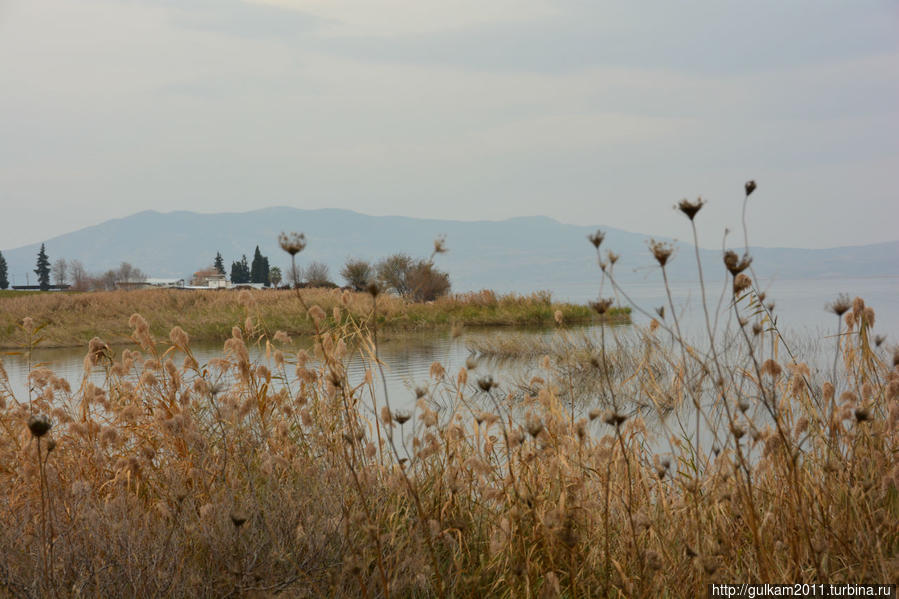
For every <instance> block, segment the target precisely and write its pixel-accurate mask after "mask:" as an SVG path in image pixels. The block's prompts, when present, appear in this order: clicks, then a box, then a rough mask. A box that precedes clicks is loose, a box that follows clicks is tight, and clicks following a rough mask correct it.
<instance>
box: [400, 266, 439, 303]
mask: <svg viewBox="0 0 899 599" xmlns="http://www.w3.org/2000/svg"><path fill="white" fill-rule="evenodd" d="M406 283H407V284H408V285H409V295H410V297H411V298H412V299H413V300H415V301H416V302H432V301H434V300H435V299H437V298H438V297H442V296H444V295H446V294H447V293H449V290H450V280H449V274H447V273H445V272H443V271H440V270H437V268H436V267H435V266H434V263H433V262H431V261H430V260H419V261H418V262H416V263H415V264H414V265H412V268H410V269H409V271H408V272H407V273H406Z"/></svg>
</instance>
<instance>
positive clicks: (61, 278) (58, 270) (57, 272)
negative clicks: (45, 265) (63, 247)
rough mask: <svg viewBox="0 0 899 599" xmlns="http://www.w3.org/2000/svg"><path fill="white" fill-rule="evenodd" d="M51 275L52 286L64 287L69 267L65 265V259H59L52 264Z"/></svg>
mask: <svg viewBox="0 0 899 599" xmlns="http://www.w3.org/2000/svg"><path fill="white" fill-rule="evenodd" d="M51 272H52V273H53V284H54V285H59V286H62V285H65V284H66V276H67V275H68V273H69V265H68V264H67V263H66V260H65V258H59V259H58V260H56V261H55V262H53V268H52V269H51Z"/></svg>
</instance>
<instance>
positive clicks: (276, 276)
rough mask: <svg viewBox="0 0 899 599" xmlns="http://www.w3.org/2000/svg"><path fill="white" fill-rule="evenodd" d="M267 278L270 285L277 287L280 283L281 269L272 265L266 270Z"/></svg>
mask: <svg viewBox="0 0 899 599" xmlns="http://www.w3.org/2000/svg"><path fill="white" fill-rule="evenodd" d="M268 280H269V281H271V283H272V287H274V288H275V289H277V288H278V285H279V284H280V283H281V269H280V268H278V267H277V266H272V267H271V269H269V271H268Z"/></svg>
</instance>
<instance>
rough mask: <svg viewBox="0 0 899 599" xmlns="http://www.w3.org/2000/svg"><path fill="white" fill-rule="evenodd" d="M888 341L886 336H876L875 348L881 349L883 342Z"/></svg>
mask: <svg viewBox="0 0 899 599" xmlns="http://www.w3.org/2000/svg"><path fill="white" fill-rule="evenodd" d="M886 340H887V337H886V335H875V337H874V346H875V347H880V346H881V345H883V342H884V341H886Z"/></svg>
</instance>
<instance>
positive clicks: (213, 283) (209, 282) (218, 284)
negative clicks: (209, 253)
mask: <svg viewBox="0 0 899 599" xmlns="http://www.w3.org/2000/svg"><path fill="white" fill-rule="evenodd" d="M205 278H206V287H207V288H209V289H228V288H229V287H231V283H229V282H228V277H226V276H225V275H222V274H214V275H206V277H205Z"/></svg>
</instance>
